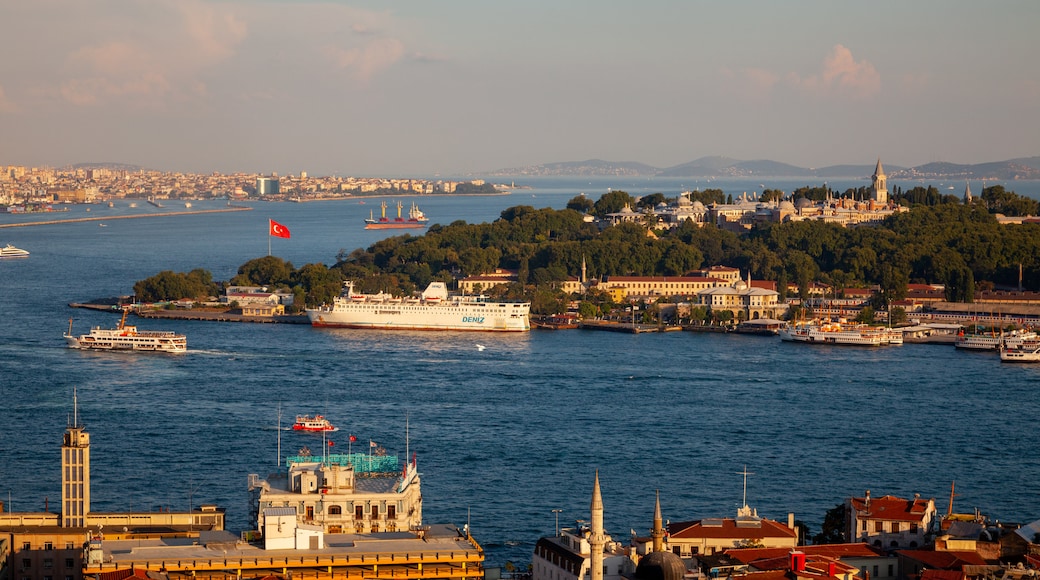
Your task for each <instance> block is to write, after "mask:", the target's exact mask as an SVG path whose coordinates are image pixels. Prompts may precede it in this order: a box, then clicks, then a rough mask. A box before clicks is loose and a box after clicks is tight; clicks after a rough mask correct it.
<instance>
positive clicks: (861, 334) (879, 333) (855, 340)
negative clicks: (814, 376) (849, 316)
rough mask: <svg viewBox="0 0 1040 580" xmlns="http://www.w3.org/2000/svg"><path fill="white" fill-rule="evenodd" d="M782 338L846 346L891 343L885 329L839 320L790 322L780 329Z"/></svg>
mask: <svg viewBox="0 0 1040 580" xmlns="http://www.w3.org/2000/svg"><path fill="white" fill-rule="evenodd" d="M778 334H779V335H780V340H784V341H787V342H804V343H809V344H833V345H845V346H883V345H887V344H892V343H891V338H890V337H889V336H888V332H887V331H886V330H885V329H881V328H876V327H871V326H866V325H853V326H842V325H841V324H840V323H837V322H825V323H822V324H815V323H810V324H789V325H788V326H787V327H785V328H782V329H780V332H779V333H778Z"/></svg>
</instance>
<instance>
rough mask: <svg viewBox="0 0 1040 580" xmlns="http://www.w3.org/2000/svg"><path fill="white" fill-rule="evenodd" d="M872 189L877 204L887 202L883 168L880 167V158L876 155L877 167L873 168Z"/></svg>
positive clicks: (886, 187) (886, 184) (886, 185)
mask: <svg viewBox="0 0 1040 580" xmlns="http://www.w3.org/2000/svg"><path fill="white" fill-rule="evenodd" d="M872 180H873V189H874V192H873V193H874V195H873V200H874V201H876V202H878V203H879V204H886V203H888V183H887V178H886V177H885V170H884V168H882V167H881V158H880V157H878V160H877V167H875V168H874V176H873V177H872Z"/></svg>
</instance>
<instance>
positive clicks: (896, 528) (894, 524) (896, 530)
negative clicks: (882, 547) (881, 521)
mask: <svg viewBox="0 0 1040 580" xmlns="http://www.w3.org/2000/svg"><path fill="white" fill-rule="evenodd" d="M892 533H893V534H898V533H899V522H892Z"/></svg>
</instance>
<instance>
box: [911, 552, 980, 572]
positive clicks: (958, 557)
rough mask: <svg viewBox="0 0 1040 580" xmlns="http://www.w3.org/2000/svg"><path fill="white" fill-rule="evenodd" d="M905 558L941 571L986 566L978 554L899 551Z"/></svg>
mask: <svg viewBox="0 0 1040 580" xmlns="http://www.w3.org/2000/svg"><path fill="white" fill-rule="evenodd" d="M896 553H897V554H899V555H900V556H902V557H904V558H909V559H911V560H914V561H916V562H920V563H921V564H924V565H925V566H929V567H931V568H936V569H939V570H959V569H960V568H961V567H962V566H964V565H976V566H981V565H984V564H986V561H985V560H983V559H982V556H980V555H978V553H976V552H933V551H932V550H899V551H898V552H896Z"/></svg>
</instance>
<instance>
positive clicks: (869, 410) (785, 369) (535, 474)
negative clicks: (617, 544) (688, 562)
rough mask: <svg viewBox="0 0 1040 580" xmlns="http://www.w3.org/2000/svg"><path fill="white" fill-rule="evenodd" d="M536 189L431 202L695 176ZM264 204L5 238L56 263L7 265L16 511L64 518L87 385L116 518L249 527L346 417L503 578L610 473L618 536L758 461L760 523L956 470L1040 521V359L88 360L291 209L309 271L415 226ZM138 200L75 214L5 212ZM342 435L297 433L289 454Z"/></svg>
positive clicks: (602, 351) (614, 345) (2, 412)
mask: <svg viewBox="0 0 1040 580" xmlns="http://www.w3.org/2000/svg"><path fill="white" fill-rule="evenodd" d="M531 183H533V184H534V185H535V187H534V188H533V189H523V190H517V191H516V192H514V193H513V194H512V195H508V196H489V197H474V198H459V197H448V198H435V197H427V198H422V199H420V200H419V201H420V205H421V207H422V209H423V210H424V211H425V212H426V213H427V214H428V215H430V217H431V220H432V221H433V222H440V223H445V224H447V223H450V222H452V221H454V220H457V219H465V220H467V221H470V222H478V221H484V220H489V219H494V218H495V217H497V216H498V214H499V213H500V212H501V211H502V210H503V209H504V208H506V207H509V206H512V205H520V204H530V205H535V206H536V207H545V206H551V207H562V206H563V205H564V204H566V201H567V200H568V199H570V198H571V197H573V196H574V195H576V194H577V193H579V192H581V191H584V192H586V193H587V194H588V195H590V196H592V197H593V199H595V198H597V197H598V196H599V195H600V194H602V193H603V192H605V191H606V188H607V187H614V188H616V189H626V190H628V191H630V192H633V193H639V194H646V193H653V192H656V191H662V192H663V193H666V194H674V193H675V192H677V191H678V188H679V186H680V184H679V183H678V182H659V181H658V182H653V183H651V184H650V185H647V186H646V188H647V189H645V190H640V189H639V187H640V184H639V183H636V182H629V183H618V182H613V181H608V180H593V181H589V180H588V179H585V180H578V179H572V180H549V179H542V180H531ZM1030 183H1032V182H1030ZM518 184H519V182H518ZM681 185H682V186H685V187H691V186H692V187H697V184H692V185H691V184H690V183H683V184H681ZM750 185H757V184H748V183H741V182H733V183H732V184H731V185H730V186H729V187H731V188H735V189H730V190H727V191H735V192H736V193H737V194H738V195H739V193H740V188H743V187H748V186H750ZM832 185H834V184H832ZM1012 185H1015V186H1016V187H1015V189H1016V191H1018V192H1019V193H1023V194H1031V191H1030V190H1029V189H1028V188H1023V187H1021V186H1020V184H1017V183H1016V184H1012ZM850 186H851V185H850ZM702 187H703V184H702ZM785 187H786V186H785ZM1034 187H1035V184H1034ZM669 188H670V189H669ZM724 189H725V188H724ZM749 191H750V189H749ZM120 205H125V202H124V203H123V204H120ZM141 205H143V206H144V205H145V204H141ZM167 205H168V207H167V208H166V209H165V211H183V208H182V207H174V206H173V204H172V203H170V204H167ZM194 205H195V207H194V208H193V209H205V208H207V207H220V206H221V204H220V203H217V202H195V204H194ZM252 207H254V209H253V210H252V211H245V212H238V213H227V214H210V215H195V216H176V217H173V216H171V217H156V218H144V219H126V220H111V221H105V222H104V223H106V226H107V227H104V228H101V227H98V225H97V223H96V222H85V223H75V224H63V225H47V226H33V227H24V228H11V229H0V243H7V242H10V243H13V244H15V245H16V246H18V247H21V248H24V249H27V250H29V251H30V252H32V256H31V257H30V258H29V259H27V260H18V261H5V262H0V321H2V322H0V400H2V401H3V402H2V404H0V457H2V458H3V460H2V461H0V499H3V500H5V501H6V500H7V499H8V497H10V502H11V505H10V506H9V507H10V508H11V509H13V510H16V511H35V510H42V509H44V506H45V504H46V503H48V502H49V506H50V508H51V509H54V508H55V506H56V503H55V502H56V501H57V498H58V496H59V489H58V487H59V482H60V473H59V469H58V467H59V454H58V449H59V446H60V443H61V434H62V431H63V429H64V427H65V425H66V423H67V418H68V415H69V414H70V413H71V392H72V388H73V387H77V388H78V391H79V399H80V415H81V420H82V422H83V423H84V424H85V425H86V427H87V429H88V431H89V432H90V434H91V436H92V457H93V473H92V476H93V478H92V479H93V481H92V496H93V497H92V508H93V510H94V511H123V510H128V509H133V510H137V511H146V510H157V509H160V508H162V507H170V508H172V509H187V508H188V505H189V501H191V502H193V505H198V504H200V503H216V504H218V505H220V506H222V507H225V508H227V510H228V526H229V528H231V529H233V530H239V529H245V528H249V527H250V525H251V522H249V521H248V518H249V515H248V514H249V509H248V497H247V493H246V478H247V475H248V474H250V473H258V474H260V475H266V474H268V473H269V472H271V471H273V470H274V469H275V466H276V462H277V442H278V439H277V434H278V431H277V430H276V424H277V421H278V408H279V406H280V407H281V410H282V413H283V421H284V422H286V423H287V422H288V421H289V418H290V417H292V416H293V415H295V414H297V413H315V412H321V413H324V414H325V415H327V416H328V417H329V418H330V419H331V420H332V421H333V422H334V423H336V424H337V425H338V426H339V427H340V428H341V431H340V432H339V433H337V434H336V437H334V440H335V442H336V445H337V449H339V448H343V450H346V448H347V446H348V442H347V437H348V435H349V434H355V435H357V437H358V440H359V441H362V442H364V441H366V440H368V439H371V440H374V441H376V442H378V443H379V444H380V445H383V446H384V447H386V448H387V449H388V451H390V452H391V453H397V454H399V455H400V456H402V457H403V456H404V455H405V447H406V444H407V445H408V449H409V451H414V452H416V453H417V455H418V463H419V467H420V471H421V472H422V475H423V488H424V489H423V495H424V500H425V501H424V511H425V514H424V515H425V519H426V521H427V522H431V523H445V522H450V523H455V524H458V525H461V524H462V523H465V522H466V521H467V518H469V521H470V524H471V527H472V529H473V531H474V535H475V537H476V538H477V540H478V541H479V542H481V544H482V545H483V546H484V547H485V548H486V549H487V557H488V565H489V566H494V565H501V564H503V563H504V562H505V561H507V560H511V561H513V562H516V563H526V562H529V561H530V555H531V551H532V549H533V546H534V542H535V541H536V540H537V538H538V537H539V536H541V535H545V534H551V533H552V532H553V529H554V526H555V519H554V514H553V513H552V510H553V509H562V510H563V512H562V513H561V514H560V523H561V525H565V524H566V525H570V524H572V523H573V521H574V520H575V519H587V518H588V505H589V493H590V489H591V481H592V475H593V472H594V470H596V469H599V470H600V477H601V480H602V487H603V498H604V504H605V506H606V524H607V527H608V531H610V532H612V533H613V534H614V535H615V536H616V537H623V536H625V535H626V534H627V533H628V530H629V529H630V528H634V529H636V530H638V531H641V532H642V531H645V530H646V529H647V528H648V527H649V525H650V523H651V522H650V520H651V516H652V513H653V512H652V510H653V501H654V497H653V494H654V490H657V489H660V491H661V501H662V509H663V511H664V515H665V517H666V518H667V519H670V520H673V521H676V520H685V519H694V518H700V517H718V516H732V515H734V514H735V512H736V508H737V507H738V505H739V503H740V502H741V497H742V492H743V490H742V487H741V486H742V476H741V475H739V474H738V472H739V471H741V470H742V469H743V468H744V466H745V465H747V468H748V470H749V471H751V472H753V475H751V476H750V477H749V479H748V490H747V494H748V503H749V504H750V505H751V506H752V507H754V508H757V510H758V512H759V514H760V515H763V516H765V517H770V518H774V519H780V520H784V519H785V518H786V515H787V513H788V512H794V513H795V515H796V517H797V518H798V519H801V520H804V521H805V522H806V523H808V524H809V526H810V528H811V529H812V531H813V532H818V531H819V528H820V523H821V521H822V519H823V514H824V512H825V511H826V510H827V509H829V508H831V507H833V506H834V505H836V504H837V503H839V502H841V501H842V500H843V499H844V498H845V497H847V496H850V495H853V494H855V495H860V494H862V493H863V492H864V490H866V489H870V490H871V492H872V493H873V494H874V495H881V494H889V493H890V494H896V495H900V496H904V497H910V496H912V494H914V493H920V494H921V495H922V496H924V497H935V498H936V500H937V503H938V505H939V508H940V510H945V508H946V504H947V499H946V498H947V497H948V495H949V489H950V482H951V481H954V480H955V481H956V482H957V493H958V498H957V500H956V505H955V507H956V508H957V509H958V510H959V511H968V510H971V509H973V508H976V507H977V508H979V509H980V510H982V511H983V512H984V513H986V514H989V515H991V516H992V517H994V518H997V519H1000V520H1001V521H1031V520H1034V519H1036V518H1037V517H1038V516H1040V514H1038V513H1037V508H1036V506H1037V491H1036V481H1037V480H1040V461H1038V458H1037V454H1036V449H1037V448H1038V447H1040V435H1038V434H1037V430H1036V428H1035V418H1036V417H1038V416H1040V397H1038V396H1037V394H1036V389H1037V387H1038V385H1040V367H1033V366H1030V365H1022V366H1015V365H1001V364H1000V363H999V361H998V360H997V358H996V356H995V355H990V354H976V353H963V352H956V351H955V350H954V349H953V348H949V347H938V346H920V345H904V346H902V347H893V348H886V349H875V350H867V349H864V350H860V349H833V350H832V349H823V348H806V347H805V346H803V345H792V344H787V343H781V342H780V341H779V340H777V339H775V338H763V337H747V336H716V335H701V334H694V333H669V334H645V335H639V336H632V335H619V334H611V333H596V332H589V331H566V332H543V331H535V332H531V333H529V334H523V335H506V336H500V335H480V336H475V335H472V334H456V333H407V332H380V331H358V330H317V329H312V328H310V327H307V326H297V325H268V324H220V323H205V322H191V321H141V322H140V325H141V326H142V327H143V328H151V329H170V330H176V331H179V332H183V333H185V334H187V335H188V344H189V348H190V349H191V352H190V353H189V354H187V355H185V356H172V357H170V356H134V355H125V354H105V353H81V352H77V351H71V350H68V349H66V348H65V347H64V343H63V341H62V339H61V334H62V332H63V331H64V330H65V329H66V327H67V325H68V319H69V318H70V317H72V318H73V319H74V320H73V323H74V329H78V330H80V331H85V330H86V329H87V328H88V327H89V326H91V325H102V326H113V325H114V324H115V323H116V322H117V319H116V317H115V316H114V315H112V314H107V313H100V312H92V311H86V310H80V309H70V308H68V307H67V303H69V302H73V301H84V300H89V299H92V298H96V297H102V296H115V295H119V294H127V293H129V292H130V290H131V287H132V285H133V283H134V282H135V281H137V280H139V279H142V278H145V277H147V276H151V275H153V274H155V273H157V272H159V271H161V270H167V269H168V270H174V271H188V270H190V269H193V268H197V267H201V268H206V269H208V270H210V271H211V272H212V273H213V274H214V277H215V278H217V279H221V280H224V279H227V278H228V277H230V276H231V275H233V274H234V272H235V269H236V268H237V267H238V266H239V265H240V264H242V263H244V262H245V261H247V260H249V259H251V258H255V257H259V256H262V255H266V253H267V247H268V246H267V244H268V238H267V237H266V231H267V230H266V228H267V219H268V218H273V219H275V220H277V221H279V222H280V223H282V224H284V225H286V226H287V227H289V228H290V230H291V231H292V238H291V239H288V240H282V239H273V240H271V247H272V252H273V253H274V254H275V255H278V256H281V257H283V258H286V259H288V260H290V261H292V262H293V263H294V264H295V265H296V266H301V265H303V264H306V263H312V262H322V263H325V264H330V265H331V264H332V263H334V262H335V256H336V254H337V252H339V251H340V250H341V249H345V250H347V251H349V250H352V249H354V248H356V247H360V246H366V245H368V244H371V243H373V242H374V241H377V240H378V239H381V238H383V237H386V236H388V235H392V233H388V232H379V231H377V232H372V231H365V230H364V229H362V227H361V220H362V219H363V218H364V217H367V216H368V213H369V210H370V209H373V207H374V209H375V210H376V211H378V200H367V201H366V203H365V204H359V203H357V201H335V202H318V203H304V204H294V203H281V204H263V203H258V204H253V206H252ZM130 211H131V210H129V209H128V208H125V207H116V208H111V209H110V208H107V207H105V206H93V207H92V208H91V212H90V213H86V212H85V208H83V207H74V208H73V210H72V211H70V212H68V213H63V214H50V215H48V216H42V217H41V216H0V223H12V222H17V221H20V220H21V221H24V220H27V219H53V218H57V219H61V218H65V217H102V218H104V217H105V216H110V215H115V214H119V213H122V214H126V213H129V212H130ZM134 211H137V212H151V211H157V210H155V208H151V207H150V206H145V207H139V208H137V209H136V210H134ZM106 212H111V213H107V214H106ZM477 342H479V343H481V344H483V345H485V346H486V347H487V348H486V349H485V350H483V351H479V350H477V348H476V346H475V345H476V343H477ZM406 417H407V423H408V430H409V434H410V437H409V440H408V441H407V443H406V438H405V425H406ZM318 442H319V440H318V439H316V438H315V437H312V436H308V435H303V434H297V433H284V434H283V437H282V454H283V455H289V454H291V453H293V452H295V451H296V449H298V448H299V447H301V446H303V445H310V446H311V447H312V448H313V447H314V445H315V444H316V443H318ZM192 492H193V493H192Z"/></svg>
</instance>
